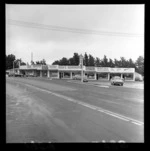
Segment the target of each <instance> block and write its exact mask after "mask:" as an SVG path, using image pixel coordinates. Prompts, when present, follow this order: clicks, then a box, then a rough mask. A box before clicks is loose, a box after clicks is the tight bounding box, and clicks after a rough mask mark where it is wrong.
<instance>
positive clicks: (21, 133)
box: [6, 77, 144, 143]
mask: <svg viewBox="0 0 150 151" xmlns="http://www.w3.org/2000/svg"><path fill="white" fill-rule="evenodd" d="M143 100H144V97H143V90H142V89H134V88H126V87H121V86H109V87H103V85H100V86H94V85H87V84H79V83H72V82H68V80H48V79H40V78H17V77H15V78H13V77H7V78H6V139H7V142H8V143H16V142H17V143H18V142H21V143H22V142H144V120H143V119H144V113H143V103H144V101H143Z"/></svg>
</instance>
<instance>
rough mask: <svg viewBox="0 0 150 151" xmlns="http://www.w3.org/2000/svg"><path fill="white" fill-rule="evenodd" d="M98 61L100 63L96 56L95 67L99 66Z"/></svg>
mask: <svg viewBox="0 0 150 151" xmlns="http://www.w3.org/2000/svg"><path fill="white" fill-rule="evenodd" d="M100 63H101V60H100V59H99V58H98V57H96V59H95V66H96V67H100Z"/></svg>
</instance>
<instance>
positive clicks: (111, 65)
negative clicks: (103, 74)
mask: <svg viewBox="0 0 150 151" xmlns="http://www.w3.org/2000/svg"><path fill="white" fill-rule="evenodd" d="M108 65H109V67H114V66H115V65H114V63H113V60H112V59H110V58H109V62H108Z"/></svg>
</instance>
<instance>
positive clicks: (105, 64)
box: [101, 55, 109, 67]
mask: <svg viewBox="0 0 150 151" xmlns="http://www.w3.org/2000/svg"><path fill="white" fill-rule="evenodd" d="M101 65H102V67H109V64H108V59H107V57H106V56H105V55H104V58H103V59H102V61H101Z"/></svg>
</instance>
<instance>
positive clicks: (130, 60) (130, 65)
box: [129, 58, 136, 68]
mask: <svg viewBox="0 0 150 151" xmlns="http://www.w3.org/2000/svg"><path fill="white" fill-rule="evenodd" d="M129 67H130V68H135V67H136V66H135V63H134V61H133V60H132V59H131V58H130V59H129Z"/></svg>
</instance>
